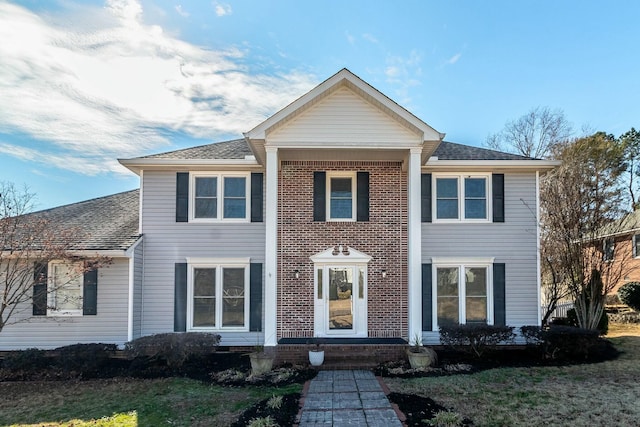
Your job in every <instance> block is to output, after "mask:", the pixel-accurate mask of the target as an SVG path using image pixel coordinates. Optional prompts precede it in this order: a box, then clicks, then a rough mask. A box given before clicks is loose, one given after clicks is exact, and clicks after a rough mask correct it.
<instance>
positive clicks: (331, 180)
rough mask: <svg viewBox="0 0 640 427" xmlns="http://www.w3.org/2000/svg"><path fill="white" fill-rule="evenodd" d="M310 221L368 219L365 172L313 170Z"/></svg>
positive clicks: (367, 188)
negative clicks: (311, 214)
mask: <svg viewBox="0 0 640 427" xmlns="http://www.w3.org/2000/svg"><path fill="white" fill-rule="evenodd" d="M313 220H314V221H369V172H364V171H360V172H343V171H340V172H338V171H330V172H325V171H316V172H314V173H313Z"/></svg>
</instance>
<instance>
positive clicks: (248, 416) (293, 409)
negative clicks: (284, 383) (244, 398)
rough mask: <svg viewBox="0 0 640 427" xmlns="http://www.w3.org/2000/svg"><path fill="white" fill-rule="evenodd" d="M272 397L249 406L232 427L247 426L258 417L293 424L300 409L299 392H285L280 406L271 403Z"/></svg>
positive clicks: (283, 423) (280, 423) (286, 424)
mask: <svg viewBox="0 0 640 427" xmlns="http://www.w3.org/2000/svg"><path fill="white" fill-rule="evenodd" d="M269 400H270V399H264V400H261V401H260V402H258V403H257V404H255V405H253V406H251V407H250V408H247V409H246V410H245V411H244V412H243V413H242V414H241V415H240V418H238V421H236V422H235V423H233V424H231V427H245V426H247V425H249V424H251V421H252V420H255V419H257V418H267V417H268V418H271V420H273V421H274V422H275V423H277V425H279V426H292V425H293V424H294V422H295V419H296V416H297V415H298V411H299V410H300V407H299V403H298V402H299V401H300V394H299V393H291V394H285V395H283V396H282V404H281V405H280V406H278V407H271V406H270V405H269Z"/></svg>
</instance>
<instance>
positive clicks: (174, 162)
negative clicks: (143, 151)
mask: <svg viewBox="0 0 640 427" xmlns="http://www.w3.org/2000/svg"><path fill="white" fill-rule="evenodd" d="M118 162H120V164H121V165H123V166H124V167H126V168H127V169H129V170H130V171H132V172H134V173H136V174H139V173H140V171H141V170H143V169H144V170H158V169H208V170H210V169H212V168H215V169H238V168H247V169H249V168H251V169H254V168H256V169H258V168H262V165H260V164H259V163H258V162H257V161H256V159H186V160H185V159H118Z"/></svg>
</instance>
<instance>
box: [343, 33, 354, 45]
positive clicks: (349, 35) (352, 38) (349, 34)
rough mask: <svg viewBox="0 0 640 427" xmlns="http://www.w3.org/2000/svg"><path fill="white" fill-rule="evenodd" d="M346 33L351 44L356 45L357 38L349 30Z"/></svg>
mask: <svg viewBox="0 0 640 427" xmlns="http://www.w3.org/2000/svg"><path fill="white" fill-rule="evenodd" d="M344 35H345V36H346V37H347V41H348V42H349V44H350V45H354V44H355V43H356V38H355V37H353V36H352V35H351V33H349V31H345V32H344Z"/></svg>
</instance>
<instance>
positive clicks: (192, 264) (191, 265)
mask: <svg viewBox="0 0 640 427" xmlns="http://www.w3.org/2000/svg"><path fill="white" fill-rule="evenodd" d="M187 267H188V268H187V331H193V332H207V331H228V332H248V331H249V316H250V313H249V310H250V304H249V303H250V301H249V299H250V280H251V277H250V259H249V258H187ZM196 268H215V269H216V319H215V323H216V325H219V326H216V327H209V326H207V327H195V326H193V279H194V270H195V269H196ZM224 268H244V326H243V327H237V326H233V327H229V326H227V327H223V326H222V306H223V299H222V285H223V283H222V269H224Z"/></svg>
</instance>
